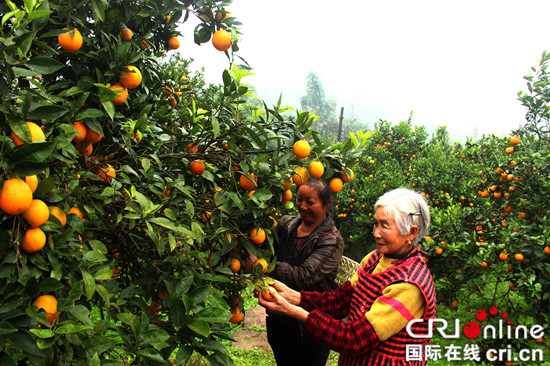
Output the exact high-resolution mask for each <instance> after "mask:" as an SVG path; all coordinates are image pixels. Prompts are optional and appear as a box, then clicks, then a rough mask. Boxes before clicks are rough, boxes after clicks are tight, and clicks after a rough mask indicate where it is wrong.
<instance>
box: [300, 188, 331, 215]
mask: <svg viewBox="0 0 550 366" xmlns="http://www.w3.org/2000/svg"><path fill="white" fill-rule="evenodd" d="M296 207H297V208H298V212H299V213H300V217H301V218H302V221H303V222H304V223H306V224H308V225H312V224H315V223H319V224H320V223H322V222H323V221H324V220H325V217H326V212H327V209H328V206H325V205H323V201H322V200H321V197H320V196H319V192H318V191H317V190H316V189H315V188H313V187H310V186H308V185H301V186H300V188H298V193H297V194H296Z"/></svg>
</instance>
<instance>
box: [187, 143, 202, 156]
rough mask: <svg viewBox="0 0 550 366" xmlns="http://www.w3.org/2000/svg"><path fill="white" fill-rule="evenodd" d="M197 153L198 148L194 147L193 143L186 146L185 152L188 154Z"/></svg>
mask: <svg viewBox="0 0 550 366" xmlns="http://www.w3.org/2000/svg"><path fill="white" fill-rule="evenodd" d="M197 151H199V148H198V147H197V145H195V144H193V143H191V144H189V145H187V152H188V153H190V154H193V153H196V152H197Z"/></svg>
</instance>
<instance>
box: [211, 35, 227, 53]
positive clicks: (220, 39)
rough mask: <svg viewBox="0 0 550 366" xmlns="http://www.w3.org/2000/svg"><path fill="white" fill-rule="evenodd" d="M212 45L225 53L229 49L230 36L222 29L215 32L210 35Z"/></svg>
mask: <svg viewBox="0 0 550 366" xmlns="http://www.w3.org/2000/svg"><path fill="white" fill-rule="evenodd" d="M212 45H213V46H214V48H215V49H217V50H218V51H222V52H223V51H227V50H228V49H229V48H231V35H230V34H229V33H228V32H227V31H225V30H223V29H220V30H219V31H216V32H215V33H214V35H212Z"/></svg>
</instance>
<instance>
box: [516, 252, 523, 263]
mask: <svg viewBox="0 0 550 366" xmlns="http://www.w3.org/2000/svg"><path fill="white" fill-rule="evenodd" d="M514 258H515V259H516V260H517V261H519V262H521V261H522V260H523V254H521V253H516V255H515V256H514Z"/></svg>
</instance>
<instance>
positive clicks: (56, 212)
mask: <svg viewBox="0 0 550 366" xmlns="http://www.w3.org/2000/svg"><path fill="white" fill-rule="evenodd" d="M50 214H51V215H53V216H55V217H57V219H58V220H59V222H61V226H65V224H66V223H67V215H66V214H65V212H64V211H63V210H62V209H60V208H59V207H57V206H52V207H50Z"/></svg>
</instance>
